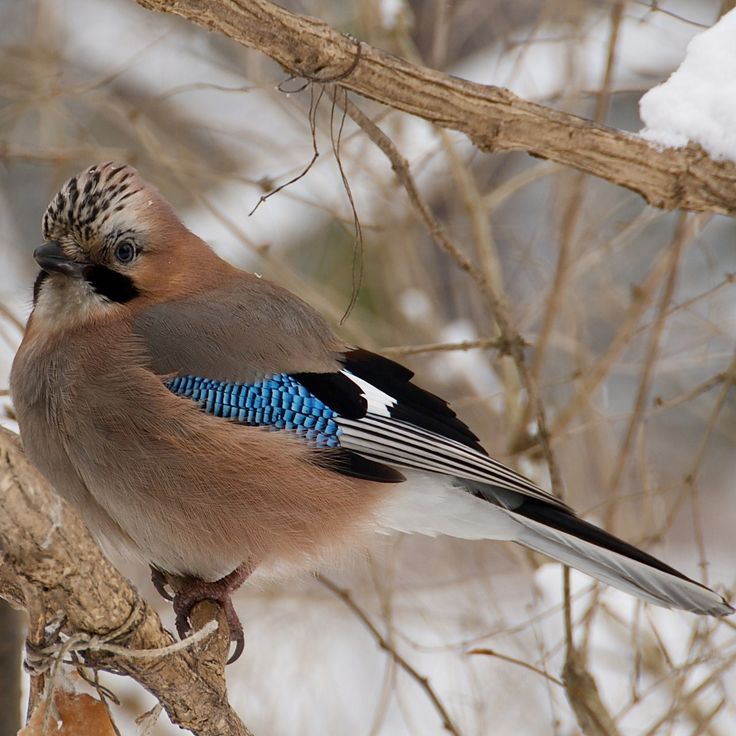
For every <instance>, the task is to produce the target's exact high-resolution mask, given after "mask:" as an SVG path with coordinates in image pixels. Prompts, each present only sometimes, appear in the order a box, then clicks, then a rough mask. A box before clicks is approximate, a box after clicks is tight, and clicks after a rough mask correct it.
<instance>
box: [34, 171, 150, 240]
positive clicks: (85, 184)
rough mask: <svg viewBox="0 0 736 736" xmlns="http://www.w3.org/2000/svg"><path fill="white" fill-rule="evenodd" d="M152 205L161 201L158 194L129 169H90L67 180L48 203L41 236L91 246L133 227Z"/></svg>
mask: <svg viewBox="0 0 736 736" xmlns="http://www.w3.org/2000/svg"><path fill="white" fill-rule="evenodd" d="M154 202H161V199H160V197H159V196H158V193H157V192H156V191H155V190H154V189H153V188H152V187H150V186H149V185H148V184H147V183H146V182H145V181H143V179H142V178H141V177H140V175H139V174H138V172H137V171H136V170H135V169H134V168H132V167H131V166H127V165H126V164H120V163H114V162H108V163H104V164H98V165H95V166H91V167H90V168H88V169H86V170H85V171H83V172H82V173H81V174H78V175H77V176H73V177H72V178H71V179H69V180H68V181H67V182H66V183H65V184H64V186H63V187H62V188H61V189H60V190H59V192H58V193H57V194H56V196H55V197H54V198H53V199H52V200H51V203H50V204H49V206H48V208H47V209H46V212H45V213H44V216H43V221H42V228H43V237H44V239H45V240H59V241H61V242H65V241H68V240H73V241H75V243H77V244H78V245H81V246H84V245H92V244H93V243H94V241H96V240H97V239H98V238H99V236H100V235H102V234H106V233H109V232H111V231H112V230H114V229H116V228H118V227H123V228H129V227H132V226H134V225H135V224H136V219H137V218H138V217H139V216H140V215H141V214H142V212H141V211H142V210H143V209H144V208H146V207H148V206H150V205H151V204H153V203H154Z"/></svg>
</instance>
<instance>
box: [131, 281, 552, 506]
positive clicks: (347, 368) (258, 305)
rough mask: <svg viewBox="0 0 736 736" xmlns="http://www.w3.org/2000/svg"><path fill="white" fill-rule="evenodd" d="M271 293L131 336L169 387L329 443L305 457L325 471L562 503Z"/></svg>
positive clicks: (220, 301)
mask: <svg viewBox="0 0 736 736" xmlns="http://www.w3.org/2000/svg"><path fill="white" fill-rule="evenodd" d="M266 284H267V282H266ZM246 286H247V283H246ZM262 286H263V284H261V283H259V284H258V287H259V288H262ZM269 286H270V285H269ZM273 288H274V294H276V295H277V296H278V297H279V299H280V300H281V301H280V302H279V303H278V304H276V305H273V304H269V306H268V307H265V306H264V305H263V303H264V301H272V300H265V299H264V298H263V294H262V293H260V294H258V298H256V293H255V292H254V291H253V292H252V291H250V290H249V289H247V288H243V287H242V286H241V287H239V288H238V289H236V290H233V289H232V288H230V289H229V290H228V291H226V292H224V293H223V292H220V293H215V294H213V293H208V294H207V296H206V297H200V298H197V299H189V300H182V301H179V302H170V303H167V304H163V305H159V306H156V307H153V308H151V309H149V310H147V311H145V312H143V313H142V314H141V315H140V316H139V317H138V319H137V320H136V323H135V331H136V334H138V335H139V336H140V337H142V338H143V339H144V342H145V347H146V350H147V352H148V353H149V354H150V355H151V356H152V363H153V367H154V370H155V371H156V372H157V373H159V374H161V375H163V376H166V377H167V378H166V380H167V386H168V387H169V388H170V389H171V390H172V391H173V392H174V393H176V394H178V395H180V396H183V397H188V398H191V399H194V400H195V401H197V402H198V403H199V404H200V407H201V408H202V409H203V410H204V411H207V412H208V413H213V414H216V415H218V416H222V417H224V418H227V419H231V420H233V421H237V422H241V423H243V424H249V425H262V426H269V427H271V428H272V429H283V430H286V431H296V432H299V433H301V434H303V436H304V438H305V439H306V440H308V441H310V442H311V443H312V444H313V445H314V446H315V448H316V449H317V450H329V452H322V453H319V452H318V453H316V454H315V458H316V459H317V461H319V462H321V463H323V464H325V465H328V466H331V467H332V468H333V469H334V470H337V471H339V472H343V473H345V474H348V475H354V476H358V477H362V478H368V479H371V480H378V481H382V482H396V481H400V480H402V479H403V475H402V474H401V472H400V470H401V468H411V469H416V470H424V471H427V472H430V473H438V474H441V475H448V476H454V477H458V478H463V479H467V480H470V481H478V482H482V483H486V484H491V485H494V486H498V487H499V488H501V489H507V490H510V491H514V492H517V493H520V494H523V495H525V496H532V497H534V498H538V499H541V500H544V501H546V502H548V503H551V504H554V505H556V506H561V505H562V504H560V502H559V501H558V500H557V499H555V498H554V497H553V496H551V495H550V494H548V493H546V492H544V491H542V490H541V489H540V488H538V487H537V486H535V485H534V484H533V483H531V482H530V481H529V480H527V479H526V478H524V477H523V476H521V475H519V474H518V473H516V472H514V471H513V470H511V469H509V468H507V467H505V466H504V465H502V464H501V463H499V462H497V461H496V460H494V459H492V458H491V457H489V456H488V455H487V453H486V452H485V450H484V449H483V448H482V446H481V445H480V444H479V442H478V438H477V437H476V436H475V435H474V434H473V433H472V432H471V431H470V429H468V427H467V426H466V425H465V424H464V423H463V422H462V421H460V420H459V419H458V418H457V416H456V415H455V413H454V412H453V411H452V409H450V407H449V406H448V405H447V403H446V402H445V401H443V400H442V399H440V398H439V397H437V396H435V395H433V394H431V393H429V392H427V391H424V390H423V389H421V388H419V387H418V386H416V385H415V384H413V383H412V382H411V378H412V376H413V373H412V372H411V371H410V370H408V369H407V368H404V367H403V366H401V365H399V364H398V363H395V362H393V361H391V360H389V359H388V358H384V357H382V356H380V355H376V354H375V353H371V352H368V351H366V350H348V351H342V352H339V353H338V352H335V349H336V347H337V344H336V342H335V341H334V339H333V338H332V337H331V333H330V332H329V330H328V328H327V327H326V325H324V323H323V322H322V321H321V318H319V317H318V316H317V315H316V313H314V312H313V311H312V310H311V309H310V308H309V307H307V306H306V305H304V304H303V303H302V302H300V301H298V300H296V298H295V297H292V296H291V295H290V294H288V292H284V291H281V290H278V287H273ZM223 296H224V297H225V298H223ZM292 300H293V301H292ZM295 305H296V306H297V307H298V308H297V309H294V306H295Z"/></svg>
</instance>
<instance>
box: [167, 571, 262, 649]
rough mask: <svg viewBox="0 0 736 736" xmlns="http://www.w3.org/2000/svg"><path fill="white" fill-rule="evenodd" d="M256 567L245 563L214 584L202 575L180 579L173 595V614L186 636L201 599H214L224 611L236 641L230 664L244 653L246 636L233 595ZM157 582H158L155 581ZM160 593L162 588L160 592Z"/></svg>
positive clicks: (183, 635) (178, 626)
mask: <svg viewBox="0 0 736 736" xmlns="http://www.w3.org/2000/svg"><path fill="white" fill-rule="evenodd" d="M253 570H254V566H253V565H252V564H251V563H249V562H244V563H243V564H242V565H240V566H239V567H236V568H235V569H234V570H233V571H232V572H231V573H230V574H229V575H225V577H224V578H220V579H219V580H215V581H213V582H211V583H208V582H206V581H205V580H200V579H199V578H191V577H185V578H181V581H182V582H181V586H180V587H179V589H178V590H177V591H176V594H175V595H174V613H176V630H177V632H178V633H179V637H180V638H181V639H183V638H184V637H185V636H186V635H187V633H188V632H189V631H190V629H191V625H190V623H189V614H190V613H191V611H192V608H194V606H196V605H197V603H200V602H201V601H214V602H215V603H217V604H219V606H220V607H221V608H222V610H223V611H224V612H225V618H226V620H227V625H228V627H229V628H230V641H232V642H235V651H234V652H233V655H232V657H230V659H228V661H227V663H228V664H231V663H232V662H234V661H235V660H236V659H238V657H240V655H241V654H242V653H243V649H244V647H245V637H244V635H243V626H242V624H241V623H240V619H239V618H238V614H237V613H235V608H234V607H233V602H232V599H231V597H230V596H231V595H232V594H233V593H234V592H235V591H236V590H237V589H238V588H239V587H240V586H241V585H242V584H243V583H244V582H245V580H247V578H248V577H249V576H250V574H251V573H252V572H253ZM154 585H155V582H154ZM159 592H160V591H159Z"/></svg>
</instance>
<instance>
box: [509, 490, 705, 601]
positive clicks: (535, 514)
mask: <svg viewBox="0 0 736 736" xmlns="http://www.w3.org/2000/svg"><path fill="white" fill-rule="evenodd" d="M513 511H514V513H515V514H519V515H520V516H526V517H527V518H528V519H531V520H532V521H538V522H540V523H542V524H545V525H546V526H549V527H552V528H553V529H557V530H558V531H561V532H565V533H567V534H571V535H572V536H574V537H577V538H578V539H582V540H584V541H586V542H591V543H592V544H595V545H597V546H598V547H602V548H603V549H608V550H610V551H611V552H617V553H618V554H620V555H623V556H624V557H628V558H629V559H632V560H636V561H637V562H642V563H643V564H645V565H649V566H650V567H653V568H655V569H656V570H661V571H662V572H666V573H668V574H669V575H674V576H675V577H678V578H681V579H682V580H687V581H688V582H690V583H695V584H696V585H700V583H697V582H696V581H694V580H691V579H690V578H688V577H687V576H685V575H683V574H682V573H681V572H679V571H678V570H675V568H674V567H670V566H669V565H665V563H664V562H662V561H660V560H658V559H657V558H656V557H652V555H650V554H647V553H646V552H644V551H642V550H640V549H638V548H637V547H634V546H633V545H631V544H628V543H627V542H624V541H623V540H622V539H618V537H614V536H613V535H612V534H609V533H608V532H606V531H604V530H603V529H600V528H599V527H597V526H594V525H593V524H590V523H589V522H587V521H584V520H583V519H581V518H579V517H578V516H577V515H576V514H575V513H574V512H572V511H571V510H568V509H565V508H559V507H557V506H552V505H551V504H548V503H544V502H543V501H538V500H537V499H534V498H525V499H524V502H523V503H522V504H520V505H519V506H517V507H515V508H514V509H513ZM703 587H704V586H703Z"/></svg>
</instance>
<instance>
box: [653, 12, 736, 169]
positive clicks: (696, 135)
mask: <svg viewBox="0 0 736 736" xmlns="http://www.w3.org/2000/svg"><path fill="white" fill-rule="evenodd" d="M735 41H736V10H732V11H730V12H729V13H726V14H725V15H724V16H723V17H722V18H721V19H720V20H719V21H718V23H716V24H715V25H714V26H713V27H712V28H709V29H708V30H707V31H704V32H703V33H700V34H699V35H697V36H696V37H695V38H693V40H692V41H690V43H689V44H688V47H687V51H686V53H685V59H684V60H683V62H682V64H680V66H679V68H678V69H677V70H676V71H675V72H673V73H672V75H671V76H670V78H669V79H668V80H667V81H666V82H664V83H663V84H660V85H659V86H657V87H654V88H653V89H651V90H649V92H647V93H646V94H645V95H644V96H643V97H642V98H641V100H640V101H639V113H640V115H641V119H642V121H643V122H644V126H645V127H644V129H643V130H642V131H641V135H642V136H643V137H644V138H646V139H647V140H649V141H652V142H653V143H656V144H659V145H661V146H664V147H667V148H679V147H681V146H685V145H686V144H687V142H688V141H694V142H695V143H699V144H700V145H701V146H702V147H703V148H704V149H705V150H706V151H707V152H708V153H709V154H710V155H711V156H712V157H713V158H715V159H730V160H732V161H736V43H735Z"/></svg>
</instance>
